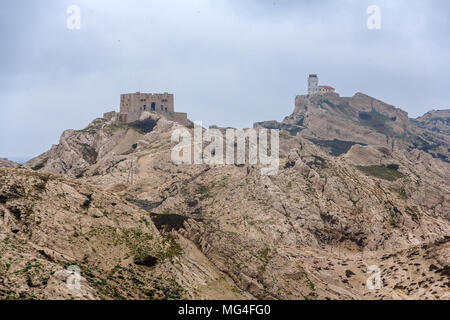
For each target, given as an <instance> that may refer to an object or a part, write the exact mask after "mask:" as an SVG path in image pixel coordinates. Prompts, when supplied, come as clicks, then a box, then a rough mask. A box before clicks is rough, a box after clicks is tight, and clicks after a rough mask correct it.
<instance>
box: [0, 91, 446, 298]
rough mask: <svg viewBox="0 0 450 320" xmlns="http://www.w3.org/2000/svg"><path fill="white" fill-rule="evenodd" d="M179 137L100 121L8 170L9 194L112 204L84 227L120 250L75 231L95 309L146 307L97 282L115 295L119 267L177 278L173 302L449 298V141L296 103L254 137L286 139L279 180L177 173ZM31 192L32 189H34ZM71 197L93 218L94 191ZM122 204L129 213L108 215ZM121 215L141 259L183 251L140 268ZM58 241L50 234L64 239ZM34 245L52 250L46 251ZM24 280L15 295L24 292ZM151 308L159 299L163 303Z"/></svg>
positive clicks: (361, 107)
mask: <svg viewBox="0 0 450 320" xmlns="http://www.w3.org/2000/svg"><path fill="white" fill-rule="evenodd" d="M180 126H181V125H180V124H178V123H175V122H172V121H168V120H166V119H164V118H161V117H159V116H152V115H150V114H148V115H147V116H146V117H143V118H142V119H141V121H138V122H136V123H133V124H130V125H127V126H116V125H114V124H112V123H110V122H108V121H106V120H104V119H97V120H95V121H94V122H93V123H91V124H90V125H89V126H88V127H86V128H85V129H84V130H80V131H73V130H68V131H66V132H64V134H63V135H62V137H61V140H60V143H59V144H58V145H56V146H53V147H52V148H51V149H50V150H49V151H48V152H46V153H44V154H42V155H41V156H39V157H37V158H35V159H32V160H31V161H29V162H28V163H26V164H25V165H24V166H25V167H27V168H28V169H31V170H26V171H21V170H14V169H10V171H3V172H4V175H6V176H8V177H9V179H10V180H11V181H12V182H11V183H13V184H15V183H17V182H16V181H15V180H14V178H15V177H16V176H19V177H20V175H19V173H21V174H22V172H23V173H24V174H25V172H26V175H27V176H28V175H33V172H35V173H34V174H36V175H39V176H40V175H41V172H47V173H52V174H56V175H59V176H64V177H65V178H60V177H58V176H51V177H52V179H55V180H56V181H59V182H58V183H61V184H64V185H66V184H69V185H72V184H73V185H77V186H80V187H79V188H81V189H83V188H91V189H92V190H96V193H94V194H97V193H98V194H99V196H95V197H93V199H99V198H101V199H103V198H105V199H108V200H99V201H100V202H99V203H98V204H94V205H93V207H94V208H96V206H99V207H100V209H99V211H100V213H102V211H106V212H108V213H110V212H111V213H112V212H114V214H104V213H103V216H102V217H101V218H100V220H99V219H97V218H94V217H92V221H94V222H96V223H99V224H100V225H103V224H106V225H112V226H113V228H116V229H115V230H116V231H115V232H116V233H112V234H109V235H108V236H105V237H109V238H108V239H111V241H112V242H113V243H114V245H113V247H112V248H114V249H112V248H111V251H105V250H97V249H96V247H97V246H100V247H101V248H106V247H105V245H102V244H98V243H97V242H94V241H93V240H91V237H92V236H89V231H88V230H89V229H88V228H85V229H83V230H82V231H83V235H86V236H87V237H88V238H89V240H83V239H85V238H83V237H80V239H79V240H80V241H82V242H80V243H78V242H77V245H78V246H81V245H84V246H87V248H86V247H85V248H83V250H82V252H91V255H92V256H91V257H90V258H89V259H88V260H87V261H88V262H89V263H91V262H90V261H91V260H92V261H98V262H92V263H93V264H92V265H90V267H89V268H90V270H92V269H94V268H93V265H96V266H97V268H99V269H100V270H101V271H98V273H95V274H94V273H93V272H92V274H93V276H92V278H91V281H93V282H95V283H96V285H95V286H94V285H92V286H94V287H93V292H96V294H97V295H94V294H93V295H92V296H89V297H92V298H98V297H99V296H100V294H104V295H106V296H107V297H110V298H116V297H118V298H126V297H138V298H153V296H145V294H144V293H143V292H142V291H140V289H139V288H140V287H141V285H137V286H134V287H132V286H131V284H130V286H131V288H130V289H129V291H126V293H121V294H120V295H118V296H114V295H112V294H110V291H107V292H106V293H104V291H102V290H103V289H101V288H103V287H102V284H104V282H103V281H102V280H101V283H100V282H98V281H99V279H98V277H100V278H101V279H105V281H106V288H110V286H111V288H114V289H111V290H113V291H114V290H117V291H120V290H124V289H119V287H121V284H120V283H121V281H122V280H123V281H124V286H126V287H128V283H129V282H128V280H129V279H128V278H127V277H126V276H124V275H123V274H122V275H121V276H122V277H124V278H125V280H124V279H121V278H119V277H117V278H114V277H113V279H114V281H116V282H113V281H112V280H111V282H110V280H109V278H108V277H105V275H104V273H103V272H106V271H108V272H110V271H111V270H112V269H113V267H114V266H115V265H116V264H117V263H118V262H116V261H119V260H120V261H122V264H121V265H124V266H126V267H125V268H128V269H129V268H132V270H136V269H135V268H138V269H139V270H142V274H140V276H141V277H143V278H137V277H136V279H138V280H139V281H140V282H142V283H145V285H142V286H144V287H146V288H148V290H151V289H150V288H151V283H152V281H153V279H154V276H156V277H157V275H158V274H161V272H163V271H162V270H164V272H169V271H167V270H172V271H170V272H173V273H170V275H172V274H173V278H174V279H176V283H178V284H180V286H181V287H183V289H184V290H185V291H183V292H184V293H180V294H179V296H180V297H189V298H191V297H198V296H202V295H204V296H205V297H207V298H212V297H218V296H220V295H222V296H227V297H229V296H233V297H244V298H258V299H325V298H331V299H361V298H362V299H365V298H368V299H380V298H383V299H409V298H426V299H445V298H449V292H450V291H449V287H450V281H449V264H450V243H449V240H450V238H449V236H450V187H449V184H448V181H449V178H450V164H449V163H448V162H446V160H447V158H446V153H445V152H444V151H445V150H444V149H446V150H447V152H448V144H447V143H448V140H446V139H447V138H446V136H445V135H444V134H442V133H438V132H434V131H432V130H429V129H428V128H421V127H419V126H418V125H417V124H415V123H413V122H411V121H410V120H409V118H408V116H407V114H406V113H405V112H403V111H402V110H399V109H397V108H395V107H393V106H390V105H387V104H385V103H383V102H381V101H378V100H375V99H373V98H370V97H368V96H365V95H363V94H357V95H355V96H354V97H351V98H340V97H339V96H337V95H333V94H331V95H326V96H313V97H305V96H299V97H297V99H296V106H295V110H294V113H293V114H292V115H291V116H289V117H287V118H286V119H285V120H284V121H283V122H281V123H278V122H276V121H272V122H265V123H259V124H256V125H255V126H256V127H271V128H279V129H281V130H282V131H281V133H280V168H279V171H278V173H277V174H276V175H274V176H261V174H260V170H259V169H260V166H259V165H255V166H252V165H243V166H242V165H222V166H210V165H175V164H173V163H172V161H171V150H172V148H173V146H174V145H175V143H174V142H171V135H172V132H173V130H175V129H177V128H179V127H180ZM189 130H191V129H189ZM420 139H422V140H423V141H422V140H420ZM433 139H434V140H433ZM424 145H427V146H429V147H427V148H424ZM439 155H441V156H439ZM11 170H12V171H11ZM42 174H43V173H42ZM66 179H67V180H66ZM52 181H53V180H52ZM23 185H25V184H23ZM26 185H27V188H33V187H32V186H33V184H32V183H28V184H26ZM28 185H29V186H28ZM46 186H47V185H46ZM49 186H51V184H50V185H49ZM46 188H48V187H46ZM34 189H35V188H34ZM8 190H9V189H8V188H6V189H4V190H2V193H1V194H0V195H3V194H6V197H7V199H6V201H7V202H6V203H4V204H3V211H4V212H8V213H10V215H12V216H14V214H13V213H11V208H12V203H13V204H14V205H19V204H21V203H26V202H24V200H23V197H22V198H18V200H16V199H15V198H14V197H11V196H10V195H9V196H8V194H9V193H8V192H9V191H8ZM75 191H76V192H74V197H75V198H77V199H78V198H79V199H78V200H77V202H75V200H70V203H69V204H68V205H69V206H70V208H73V209H71V210H69V211H68V214H69V213H70V216H71V217H72V216H74V215H80V216H83V217H84V216H85V215H86V214H87V216H90V213H89V211H88V212H87V213H86V209H85V208H83V206H82V205H83V203H84V201H86V200H88V199H87V196H86V195H85V194H90V193H89V192H86V191H83V190H78V189H77V190H75ZM46 192H48V191H46ZM60 193H61V192H53V193H48V194H46V196H45V199H52V201H51V202H49V201H45V203H42V205H44V204H45V205H46V206H51V205H53V203H55V204H56V205H61V206H64V204H63V203H61V204H59V203H60V201H62V200H61V198H59V196H58V194H60ZM69 193H71V192H66V194H69ZM77 194H78V195H77ZM83 194H84V195H83ZM100 194H101V195H102V196H100ZM66 196H69V195H66ZM111 199H115V200H111ZM36 201H38V204H40V203H41V202H39V200H36ZM42 202H44V201H43V200H42ZM112 202H114V203H116V206H112ZM119 203H120V205H121V206H123V207H122V208H121V209H116V208H117V206H118V205H117V204H119ZM89 207H92V206H91V205H90V206H89ZM125 207H126V208H125ZM24 210H26V207H23V208H22V209H21V210H19V211H20V212H22V211H24ZM91 210H92V209H91ZM30 211H32V212H33V213H35V212H39V211H37V210H36V209H33V210H30ZM41 211H42V214H44V213H45V214H46V215H48V216H53V215H54V214H55V213H53V211H50V209H44V208H42V209H41ZM24 212H26V211H24ZM47 212H48V213H47ZM120 212H130V216H125V217H126V219H127V220H125V221H126V223H128V224H131V227H132V228H134V229H137V230H141V229H142V228H144V225H145V228H146V229H145V230H147V233H148V234H149V235H151V236H152V238H151V241H150V242H149V243H150V244H151V245H150V248H149V251H148V252H147V253H148V255H149V256H152V257H160V256H161V255H158V252H161V250H162V251H163V252H167V250H169V249H167V248H166V249H161V244H160V243H161V240H159V239H166V241H165V243H166V246H169V248H170V247H171V246H172V247H173V248H177V249H176V250H175V252H176V253H177V254H176V255H175V256H176V258H173V259H162V260H161V259H159V260H158V264H157V265H155V266H153V269H145V267H141V266H139V265H138V266H136V263H134V262H133V261H134V260H135V259H134V258H131V257H132V256H133V251H131V252H130V251H129V250H130V249H129V248H128V249H126V248H125V247H126V246H124V245H122V246H120V244H121V241H122V240H117V241H116V239H123V237H124V236H123V234H124V232H123V231H121V230H120V228H123V226H124V225H126V223H125V224H124V223H123V222H122V221H121V220H120V218H121V215H120ZM100 213H98V214H99V215H101V214H100ZM31 216H32V215H31ZM125 217H124V218H125ZM130 219H131V220H130ZM77 220H78V219H77ZM110 220H111V221H110ZM144 220H145V221H147V222H144ZM18 221H20V220H18ZM18 221H16V222H15V223H18ZM53 223H57V222H50V220H49V222H48V224H47V227H48V228H49V229H51V228H52V225H53ZM77 223H79V222H74V221H67V223H64V224H61V228H63V226H64V228H66V229H69V230H70V232H73V231H72V230H74V229H73V228H79V227H78V224H77ZM90 223H91V222H90ZM92 223H93V222H92ZM30 224H31V222H28V220H27V225H30ZM147 224H148V225H149V226H150V227H147ZM33 226H34V225H33ZM119 226H120V227H119ZM34 227H35V228H36V227H37V228H39V226H34ZM155 227H156V228H155ZM117 228H119V230H117ZM38 230H39V229H38ZM57 230H59V229H57ZM57 230H56V231H55V232H56V233H55V236H56V235H57V234H60V233H61V234H66V233H67V232H69V231H57ZM35 232H36V233H37V234H39V233H38V231H34V232H33V233H32V234H33V235H34V234H35ZM64 232H66V233H64ZM77 232H79V231H77ZM19 234H21V233H17V235H19ZM28 237H29V236H28ZM125 238H126V236H125ZM30 239H31V238H30ZM69 239H71V238H70V237H69ZM94 239H95V238H94ZM167 239H169V240H167ZM113 240H114V241H115V242H114V241H113ZM22 241H24V243H25V242H26V243H28V242H29V241H30V240H28V239H27V238H25V240H22ZM58 241H59V240H58ZM61 241H63V240H61ZM64 241H66V239H65V238H64ZM67 241H68V240H67ZM123 241H125V242H126V240H123ZM162 242H163V243H164V241H162ZM33 243H34V242H33ZM62 243H63V244H64V245H66V243H65V242H62ZM188 244H189V245H190V247H189V248H188V247H187V246H188ZM23 245H24V246H26V245H28V244H23ZM40 246H42V247H43V248H46V247H47V246H50V249H52V248H53V247H52V246H54V244H51V243H49V242H44V243H42V244H40ZM179 247H181V248H182V249H183V250H181V251H180V250H179ZM61 248H62V247H61ZM68 248H71V247H70V246H68ZM94 249H95V250H96V252H97V253H94ZM7 250H11V249H7ZM22 250H24V249H22ZM30 250H31V249H30ZM42 250H43V249H42ZM52 250H53V249H52ZM71 250H75V249H68V250H67V253H70V254H68V255H69V256H72V255H74V253H72V251H71ZM164 250H166V251H164ZM58 251H60V252H61V253H64V252H66V251H64V250H63V249H60V250H58ZM169 251H170V252H173V250H169ZM99 252H100V253H101V255H100V253H99ZM112 252H114V254H113V253H112ZM109 255H111V258H108V257H109ZM116 255H119V256H120V258H117V256H116ZM170 255H171V254H170ZM75 256H76V255H75ZM163 256H164V255H163ZM113 257H114V258H113ZM193 257H195V259H196V260H195V259H194V258H193ZM82 258H83V257H81V258H80V257H79V256H76V262H77V263H82V261H83V259H82ZM107 259H111V260H112V261H114V262H111V263H110V264H109V265H108V267H107V268H106V267H100V266H98V265H99V264H101V263H100V261H104V260H105V261H106V260H107ZM121 259H122V260H121ZM127 259H128V260H127ZM130 259H131V260H130ZM22 260H27V259H21V261H22ZM147 260H151V259H144V261H147ZM137 261H138V262H139V261H141V260H139V259H138V260H137ZM179 261H182V262H179ZM193 261H195V265H196V266H197V268H194V267H192V263H194V262H193ZM200 261H201V263H202V264H201V266H199V264H200ZM23 263H25V262H23ZM176 263H181V264H182V265H183V267H180V266H179V265H178V264H176ZM130 266H131V267H130ZM371 266H377V268H378V269H379V270H380V272H381V273H380V274H381V280H382V286H381V288H380V289H378V290H371V289H369V288H367V287H366V280H367V278H368V277H369V276H370V274H368V269H369V267H371ZM140 268H144V269H140ZM95 270H97V269H95ZM174 270H176V271H174ZM180 270H183V271H184V273H181V274H180ZM4 272H6V274H14V273H11V272H9V271H8V270H6V271H4ZM134 272H135V271H134ZM85 274H87V275H89V274H90V273H83V276H84V275H85ZM225 275H226V276H225ZM147 277H149V278H148V279H147ZM171 277H172V276H171ZM88 278H89V276H88ZM88 278H86V279H87V280H88ZM24 279H25V280H24V281H25V282H24V283H25V284H24V286H23V289H22V290H23V291H24V292H28V291H27V290H30V292H31V289H28V288H27V287H26V277H25V278H24ZM142 279H144V280H142ZM15 281H18V280H15ZM133 281H134V280H131V282H132V283H135V282H133ZM88 282H89V280H88ZM89 283H90V282H89ZM113 283H115V284H113ZM138 283H139V282H138ZM206 288H208V290H206ZM8 290H10V291H11V292H12V293H11V294H17V292H19V291H18V290H14V289H13V288H10V289H8ZM105 290H106V289H105ZM171 290H172V289H171ZM42 291H43V292H44V293H43V294H45V292H46V291H45V290H42ZM162 291H163V292H165V290H162ZM169 291H170V290H169ZM152 292H153V291H152ZM170 292H172V291H170ZM205 292H206V293H207V294H205ZM183 294H184V295H183ZM156 296H157V297H167V295H166V296H164V294H163V293H161V292H160V291H158V294H157V295H156ZM176 297H178V296H176Z"/></svg>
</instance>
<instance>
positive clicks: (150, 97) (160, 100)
mask: <svg viewBox="0 0 450 320" xmlns="http://www.w3.org/2000/svg"><path fill="white" fill-rule="evenodd" d="M173 100H174V99H173V94H169V93H167V92H165V93H162V94H161V93H155V94H153V93H140V92H136V93H127V94H121V95H120V112H123V113H134V112H137V113H140V112H142V111H154V112H163V113H164V112H174V101H173Z"/></svg>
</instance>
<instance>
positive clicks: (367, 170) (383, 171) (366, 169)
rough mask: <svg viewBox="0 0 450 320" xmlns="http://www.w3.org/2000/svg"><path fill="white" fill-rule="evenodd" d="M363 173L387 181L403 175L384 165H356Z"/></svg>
mask: <svg viewBox="0 0 450 320" xmlns="http://www.w3.org/2000/svg"><path fill="white" fill-rule="evenodd" d="M357 168H358V169H359V170H360V171H362V172H363V173H364V174H366V175H368V176H372V177H376V178H380V179H384V180H388V181H395V180H398V179H400V178H403V177H404V176H405V175H404V174H403V173H401V172H399V171H397V170H394V169H391V168H388V167H385V166H357Z"/></svg>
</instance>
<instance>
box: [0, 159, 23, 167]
mask: <svg viewBox="0 0 450 320" xmlns="http://www.w3.org/2000/svg"><path fill="white" fill-rule="evenodd" d="M18 166H19V164H18V163H15V162H14V161H11V160H8V159H5V158H0V167H4V168H17V167H18Z"/></svg>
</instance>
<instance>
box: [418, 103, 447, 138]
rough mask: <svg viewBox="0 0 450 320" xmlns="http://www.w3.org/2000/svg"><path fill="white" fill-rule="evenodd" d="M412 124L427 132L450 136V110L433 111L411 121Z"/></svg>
mask: <svg viewBox="0 0 450 320" xmlns="http://www.w3.org/2000/svg"><path fill="white" fill-rule="evenodd" d="M412 121H413V123H414V124H415V125H416V126H418V127H420V128H422V129H426V130H429V131H433V132H437V133H442V134H445V135H450V110H448V109H447V110H433V111H430V112H427V113H425V114H424V115H423V116H421V117H418V118H417V119H413V120H412Z"/></svg>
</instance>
